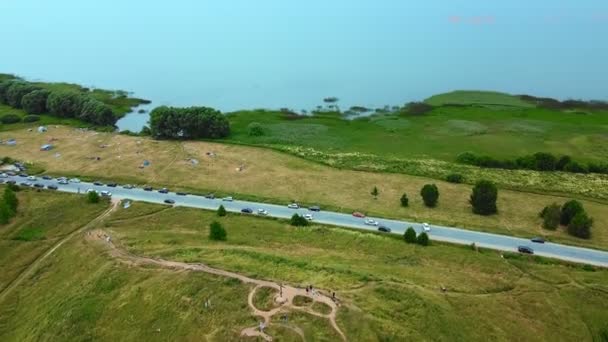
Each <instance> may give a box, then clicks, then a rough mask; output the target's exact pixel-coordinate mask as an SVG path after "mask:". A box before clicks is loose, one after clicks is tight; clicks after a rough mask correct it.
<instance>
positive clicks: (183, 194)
mask: <svg viewBox="0 0 608 342" xmlns="http://www.w3.org/2000/svg"><path fill="white" fill-rule="evenodd" d="M175 194H176V195H178V196H186V195H187V193H185V192H176V193H175Z"/></svg>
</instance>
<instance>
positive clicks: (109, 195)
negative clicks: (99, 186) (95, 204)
mask: <svg viewBox="0 0 608 342" xmlns="http://www.w3.org/2000/svg"><path fill="white" fill-rule="evenodd" d="M99 194H100V195H101V196H103V197H112V193H111V192H109V191H108V190H102V191H101V192H100V193H99Z"/></svg>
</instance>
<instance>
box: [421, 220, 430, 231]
mask: <svg viewBox="0 0 608 342" xmlns="http://www.w3.org/2000/svg"><path fill="white" fill-rule="evenodd" d="M422 230H423V231H425V232H427V233H428V232H430V231H431V226H429V224H428V223H426V222H425V223H423V224H422Z"/></svg>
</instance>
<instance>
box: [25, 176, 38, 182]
mask: <svg viewBox="0 0 608 342" xmlns="http://www.w3.org/2000/svg"><path fill="white" fill-rule="evenodd" d="M36 179H37V178H36V176H28V177H27V180H31V181H35V180H36Z"/></svg>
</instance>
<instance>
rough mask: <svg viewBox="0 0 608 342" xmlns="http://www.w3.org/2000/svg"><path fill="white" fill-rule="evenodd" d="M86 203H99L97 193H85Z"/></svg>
mask: <svg viewBox="0 0 608 342" xmlns="http://www.w3.org/2000/svg"><path fill="white" fill-rule="evenodd" d="M87 202H89V203H99V194H98V193H97V191H91V192H89V193H87Z"/></svg>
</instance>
